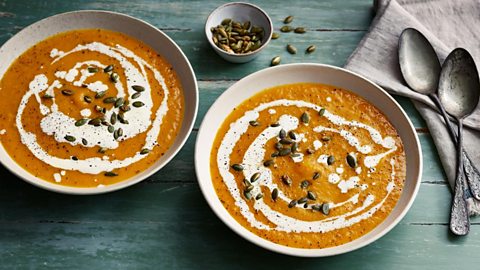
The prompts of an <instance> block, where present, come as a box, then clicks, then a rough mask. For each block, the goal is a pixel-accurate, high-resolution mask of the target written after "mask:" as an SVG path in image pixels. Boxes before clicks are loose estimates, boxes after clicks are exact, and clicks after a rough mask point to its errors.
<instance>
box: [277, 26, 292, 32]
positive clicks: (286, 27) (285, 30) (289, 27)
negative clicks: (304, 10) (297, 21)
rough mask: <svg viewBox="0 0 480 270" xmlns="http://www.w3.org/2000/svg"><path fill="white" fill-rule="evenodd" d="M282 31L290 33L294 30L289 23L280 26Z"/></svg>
mask: <svg viewBox="0 0 480 270" xmlns="http://www.w3.org/2000/svg"><path fill="white" fill-rule="evenodd" d="M280 31H281V32H284V33H288V32H292V31H293V28H292V27H291V26H289V25H284V26H282V27H281V28H280Z"/></svg>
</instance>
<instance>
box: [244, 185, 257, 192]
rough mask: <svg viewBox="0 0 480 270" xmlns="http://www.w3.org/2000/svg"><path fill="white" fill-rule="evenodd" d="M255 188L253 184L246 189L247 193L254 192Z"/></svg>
mask: <svg viewBox="0 0 480 270" xmlns="http://www.w3.org/2000/svg"><path fill="white" fill-rule="evenodd" d="M254 188H255V187H254V186H253V185H252V184H249V185H248V186H247V187H246V188H245V191H248V192H250V191H252V190H253V189H254Z"/></svg>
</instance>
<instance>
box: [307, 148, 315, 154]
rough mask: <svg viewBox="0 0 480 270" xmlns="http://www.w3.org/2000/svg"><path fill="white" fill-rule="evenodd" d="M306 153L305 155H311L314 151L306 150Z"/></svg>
mask: <svg viewBox="0 0 480 270" xmlns="http://www.w3.org/2000/svg"><path fill="white" fill-rule="evenodd" d="M306 153H307V155H311V154H313V153H315V150H313V149H311V148H308V149H307V151H306Z"/></svg>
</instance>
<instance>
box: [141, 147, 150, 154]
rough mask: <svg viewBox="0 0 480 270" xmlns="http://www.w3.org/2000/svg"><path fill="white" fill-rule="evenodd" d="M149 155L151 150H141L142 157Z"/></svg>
mask: <svg viewBox="0 0 480 270" xmlns="http://www.w3.org/2000/svg"><path fill="white" fill-rule="evenodd" d="M148 153H150V149H147V148H143V149H142V150H140V155H146V154H148Z"/></svg>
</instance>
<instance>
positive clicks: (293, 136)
mask: <svg viewBox="0 0 480 270" xmlns="http://www.w3.org/2000/svg"><path fill="white" fill-rule="evenodd" d="M288 137H290V139H292V140H296V139H297V134H295V132H293V131H291V130H290V131H289V132H288Z"/></svg>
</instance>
